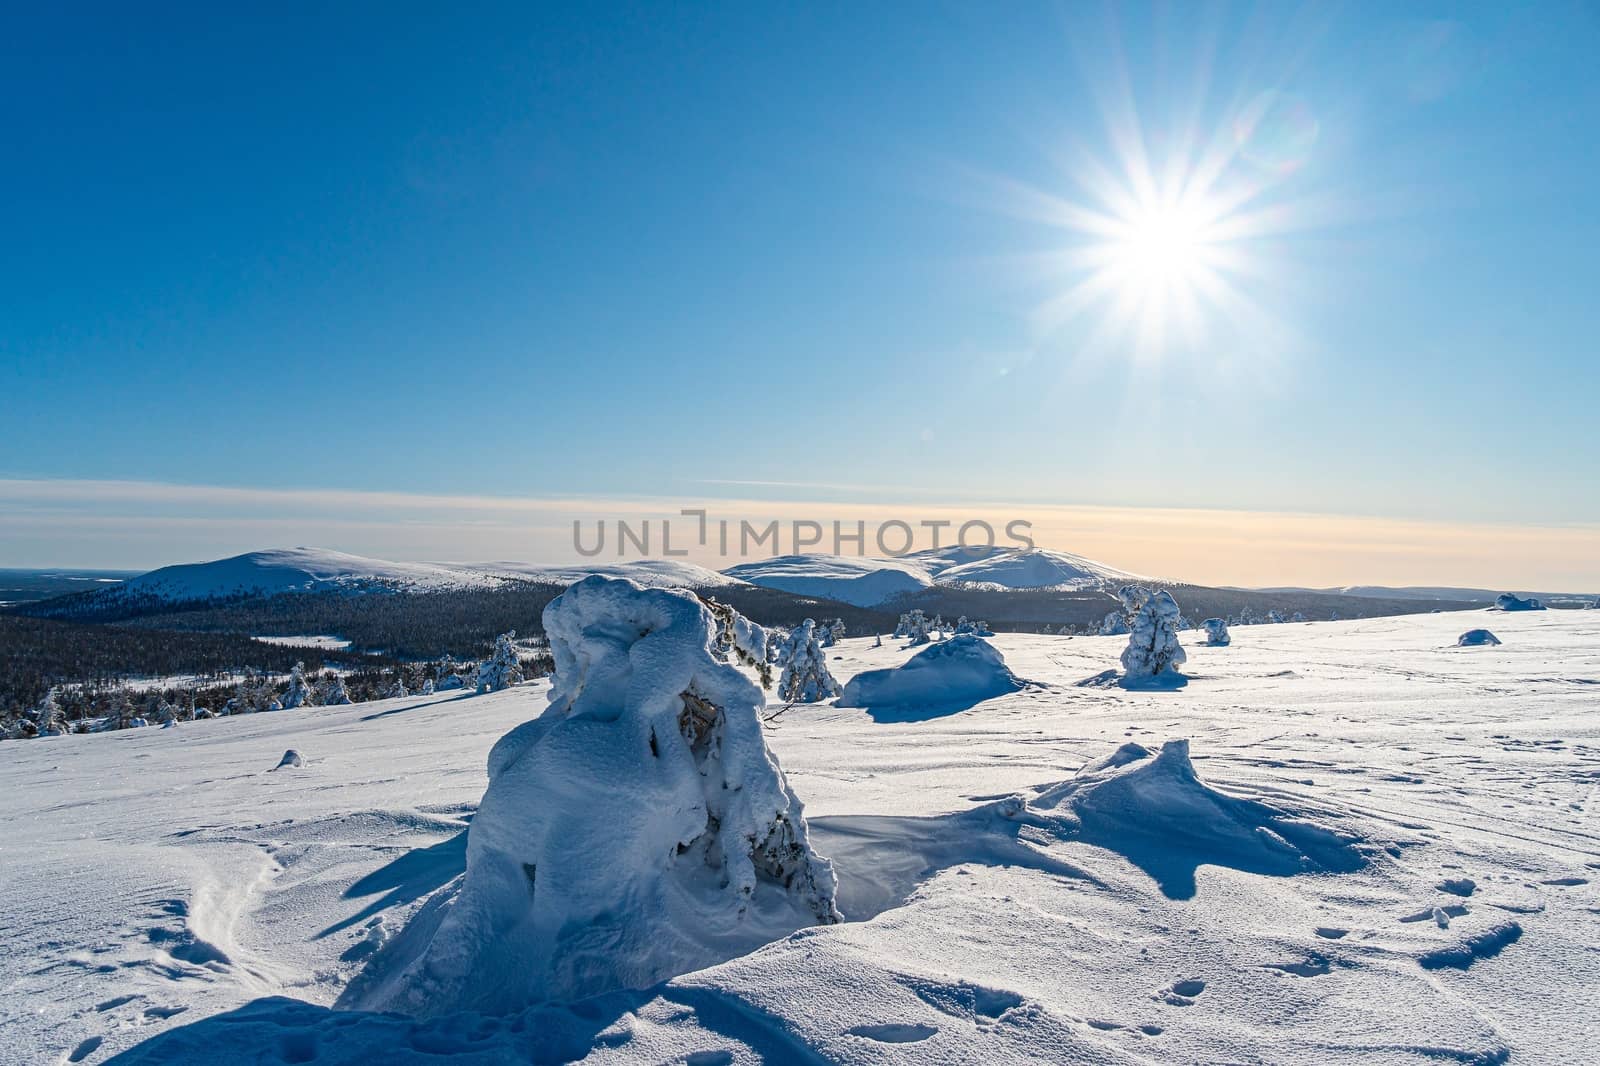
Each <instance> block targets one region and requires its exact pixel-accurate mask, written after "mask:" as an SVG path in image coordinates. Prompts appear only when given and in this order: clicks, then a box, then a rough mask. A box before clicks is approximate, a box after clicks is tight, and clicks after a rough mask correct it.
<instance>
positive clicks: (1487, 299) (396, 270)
mask: <svg viewBox="0 0 1600 1066" xmlns="http://www.w3.org/2000/svg"><path fill="white" fill-rule="evenodd" d="M48 7H49V5H45V6H37V5H36V9H35V10H32V11H21V10H20V9H19V10H18V11H13V12H11V13H8V14H7V15H6V16H4V22H3V24H0V116H3V120H4V121H3V126H0V128H3V130H4V132H5V142H4V149H5V154H4V161H5V165H4V166H0V442H3V443H0V565H17V566H26V565H64V564H69V563H70V564H76V565H86V566H87V565H95V564H103V565H108V566H142V565H155V564H159V563H166V562H172V561H177V560H178V559H181V558H193V557H195V556H196V555H208V554H210V555H216V554H228V553H231V552H234V551H243V550H247V549H249V548H254V547H265V546H272V545H282V544H292V543H307V542H314V543H324V544H328V546H331V547H337V548H341V549H345V550H350V551H357V552H362V551H366V552H370V553H373V554H380V553H381V552H380V549H382V550H386V551H389V552H390V553H391V554H395V555H402V556H411V557H416V556H419V555H422V556H432V557H456V558H460V557H470V556H472V555H474V554H478V552H479V551H483V552H492V554H495V555H499V556H524V557H526V556H529V555H531V554H533V553H534V550H535V547H536V546H537V547H539V550H547V548H548V545H546V544H545V543H544V542H542V541H538V540H537V539H536V538H534V537H533V536H532V534H531V533H530V534H529V538H528V539H527V540H526V543H527V544H528V545H529V547H528V549H527V550H519V543H521V542H518V541H517V539H516V537H517V536H518V534H517V532H516V529H515V527H514V526H507V527H506V530H507V532H506V534H505V537H504V539H503V540H501V541H495V542H493V543H492V544H491V543H489V542H485V541H483V540H482V539H481V538H475V537H474V536H473V535H471V533H470V531H468V530H467V526H469V525H470V524H471V523H472V522H475V521H478V520H479V519H481V515H480V514H478V513H477V512H476V511H472V510H471V509H470V508H468V509H466V510H463V511H461V512H460V515H459V525H457V523H456V520H455V519H454V518H453V517H452V514H453V512H452V511H451V510H450V509H449V507H448V506H446V505H442V504H439V503H438V501H439V500H440V499H441V498H444V497H449V498H458V497H470V498H473V499H481V498H488V497H494V498H502V497H510V498H515V499H518V500H531V501H551V500H562V499H570V498H578V499H580V500H584V501H599V502H597V503H595V507H596V508H603V507H605V506H606V504H605V502H604V501H606V500H608V499H609V500H638V499H642V498H647V497H648V498H652V499H667V500H669V501H671V502H672V503H673V504H674V505H675V504H676V503H679V502H681V503H683V504H685V505H694V504H697V503H707V504H708V505H710V506H713V507H716V506H717V504H718V501H725V503H726V506H736V505H737V504H738V502H739V501H749V500H752V499H754V500H762V501H768V502H770V503H771V504H772V506H773V507H774V508H775V509H781V508H784V507H786V508H791V509H804V508H807V507H810V508H813V509H815V510H817V511H819V512H820V514H819V517H822V518H828V517H831V516H832V515H833V513H834V512H836V511H840V510H841V509H843V508H846V507H848V506H860V505H863V504H874V505H884V506H887V505H890V504H892V505H893V508H894V510H895V511H896V513H900V512H904V511H906V510H907V509H911V510H914V509H915V508H917V507H922V508H956V509H959V508H961V507H973V508H976V507H980V506H981V507H983V508H984V509H985V510H986V511H987V512H995V511H996V510H997V509H998V510H1001V511H1004V510H1006V509H1008V508H1009V509H1012V510H1015V509H1019V508H1020V509H1023V510H1025V509H1026V508H1029V507H1035V508H1061V507H1069V508H1070V507H1079V508H1082V507H1099V508H1115V509H1122V511H1123V512H1126V513H1128V514H1135V513H1138V512H1139V511H1141V510H1143V509H1160V510H1161V511H1162V513H1170V512H1179V513H1181V512H1183V511H1186V510H1190V511H1192V512H1193V513H1194V514H1196V515H1197V516H1198V515H1200V514H1202V513H1205V514H1213V513H1216V512H1219V511H1234V512H1240V513H1241V514H1245V515H1253V516H1255V517H1254V518H1251V519H1248V521H1256V522H1260V521H1261V517H1260V516H1261V515H1263V514H1283V513H1296V514H1306V513H1311V514H1326V515H1330V516H1337V517H1338V519H1339V521H1340V522H1343V523H1346V524H1349V523H1360V522H1371V523H1377V524H1373V525H1369V526H1368V527H1366V528H1368V530H1369V531H1371V530H1378V529H1393V528H1397V527H1395V526H1394V525H1393V523H1396V522H1404V523H1412V525H1411V526H1409V527H1408V528H1412V529H1422V528H1426V529H1436V530H1452V531H1454V533H1455V534H1456V535H1465V533H1466V532H1467V531H1472V530H1478V531H1489V532H1488V533H1485V534H1483V536H1482V538H1481V539H1480V543H1483V544H1484V545H1485V548H1484V554H1483V558H1481V559H1477V560H1476V561H1475V560H1474V558H1469V557H1463V558H1456V557H1454V556H1452V557H1450V565H1449V567H1448V568H1443V569H1447V570H1448V572H1440V571H1441V569H1442V568H1441V566H1439V565H1437V563H1438V560H1437V559H1435V560H1433V561H1432V564H1430V563H1429V560H1428V558H1427V555H1426V545H1427V544H1428V543H1429V542H1430V540H1429V538H1430V537H1431V536H1432V535H1431V534H1430V535H1428V536H1423V537H1421V539H1420V540H1415V543H1413V544H1412V546H1411V548H1410V549H1408V550H1410V551H1413V552H1420V554H1418V555H1416V556H1415V558H1414V559H1413V561H1414V562H1415V565H1414V566H1412V565H1411V564H1410V563H1402V564H1396V561H1395V560H1394V559H1393V558H1390V559H1388V560H1387V561H1384V560H1382V559H1380V558H1379V557H1377V556H1374V555H1371V554H1370V553H1369V554H1345V555H1340V554H1339V552H1340V551H1341V550H1342V549H1340V548H1339V547H1337V546H1332V547H1330V546H1326V545H1324V546H1322V547H1321V548H1308V549H1307V551H1309V552H1313V553H1315V552H1318V551H1320V552H1321V554H1320V555H1318V556H1317V559H1316V565H1315V567H1304V566H1302V567H1299V568H1298V569H1297V566H1298V564H1297V563H1296V562H1295V560H1294V558H1292V557H1286V556H1284V555H1283V553H1282V552H1280V551H1278V550H1276V548H1274V547H1273V546H1270V545H1265V544H1263V545H1261V546H1260V550H1258V551H1252V550H1250V549H1249V548H1248V546H1247V547H1244V548H1239V549H1236V550H1237V552H1238V554H1237V556H1236V557H1230V558H1229V559H1228V560H1226V563H1225V564H1223V563H1219V564H1218V566H1217V567H1216V568H1215V573H1214V574H1211V575H1208V574H1196V575H1193V576H1194V577H1195V578H1196V579H1201V578H1207V577H1220V576H1221V575H1223V573H1224V572H1225V573H1226V576H1228V577H1230V578H1232V579H1234V580H1238V581H1251V582H1252V583H1260V584H1274V583H1280V582H1283V581H1288V580H1295V579H1296V578H1297V577H1298V576H1308V575H1309V574H1310V573H1311V571H1312V570H1313V569H1314V570H1315V572H1316V573H1317V574H1319V575H1326V576H1329V577H1330V578H1332V579H1333V580H1343V581H1350V582H1362V581H1369V580H1378V579H1380V578H1381V579H1383V580H1402V579H1404V578H1406V577H1408V576H1413V575H1414V576H1415V577H1416V579H1417V580H1429V581H1446V580H1451V581H1454V582H1455V583H1461V584H1474V583H1478V582H1480V581H1482V582H1489V581H1493V580H1499V581H1503V582H1506V583H1517V582H1519V581H1521V582H1522V583H1524V584H1527V585H1530V586H1532V585H1534V584H1536V583H1537V582H1536V580H1535V579H1536V578H1549V579H1551V580H1555V579H1557V578H1560V579H1561V580H1564V581H1568V582H1572V583H1577V584H1579V585H1580V586H1581V585H1590V586H1597V587H1600V563H1597V562H1596V555H1597V552H1596V550H1595V548H1596V546H1597V544H1600V538H1597V537H1596V530H1597V529H1600V479H1597V475H1596V468H1597V465H1600V433H1596V431H1595V429H1594V412H1595V410H1596V406H1597V401H1600V340H1597V338H1600V295H1597V294H1600V207H1597V203H1596V191H1597V189H1600V184H1597V182H1600V178H1597V173H1600V133H1597V131H1600V66H1597V65H1596V61H1595V56H1596V55H1600V16H1597V15H1596V13H1595V9H1594V8H1593V7H1592V6H1590V5H1584V4H1580V3H1570V4H1569V3H1562V2H1559V0H1550V2H1542V3H1536V4H1508V3H1494V4H1482V5H1465V4H1448V5H1446V4H1440V5H1428V4H1405V5H1395V4H1378V3H1373V4H1352V5H1345V6H1342V7H1333V6H1331V5H1321V4H1311V5H1305V6H1303V7H1296V6H1294V5H1291V4H1286V3H1285V4H1279V3H1269V4H1263V5H1260V6H1249V5H1238V6H1235V5H1222V6H1204V5H1200V4H1192V5H1191V4H1172V5H1166V6H1163V7H1158V8H1144V7H1139V6H1133V5H1119V6H1115V7H1109V8H1107V7H1100V6H1096V5H1089V4H1064V5H1046V4H1038V5H1034V4H951V5H932V4H893V3H886V4H837V5H830V4H804V5H777V4H748V3H743V4H732V3H730V4H725V5H716V4H705V5H695V6H693V7H692V8H685V7H683V6H681V5H661V4H641V5H637V6H602V5H597V4H582V5H577V4H575V5H571V6H570V7H568V8H565V9H557V8H544V7H540V6H538V5H533V4H521V3H519V4H506V5H502V6H501V7H500V8H499V9H495V8H494V7H492V6H490V5H475V6H473V8H472V9H471V10H470V11H467V10H457V11H453V12H451V11H446V10H445V9H444V8H440V9H439V11H438V13H436V14H432V15H423V14H417V13H414V12H405V13H402V12H400V11H399V10H398V9H396V8H395V7H394V5H371V6H367V7H364V8H363V7H361V6H358V5H354V4H349V5H325V6H324V7H323V8H322V9H321V10H316V11H313V10H311V9H310V8H309V7H307V6H302V5H287V6H286V8H282V9H280V8H261V9H259V10H258V12H257V13H255V14H240V13H239V11H238V10H237V9H236V6H235V5H194V6H193V7H192V8H190V9H187V10H185V9H182V8H181V7H179V6H177V5H172V6H168V7H166V8H165V9H164V10H159V11H155V10H142V11H138V12H134V11H132V10H129V9H122V10H118V9H116V8H114V7H113V5H88V6H78V7H73V8H60V6H59V5H58V6H57V7H58V8H59V10H54V11H52V10H47V8H48ZM97 7H98V8H99V9H98V10H97V9H96V8H97ZM141 486H143V488H141ZM173 486H185V487H188V488H187V489H186V490H185V491H182V492H178V491H172V487H173ZM223 490H240V491H245V492H255V493H259V494H261V495H258V496H255V497H251V499H253V500H256V501H258V502H259V501H270V500H278V501H279V504H278V505H277V506H276V507H274V506H272V505H269V504H267V503H260V505H259V507H257V506H256V505H255V504H252V507H255V508H256V509H254V510H251V509H247V510H246V511H240V510H238V509H236V508H231V507H230V505H229V503H228V501H229V500H233V501H234V502H237V500H238V499H240V498H242V497H237V496H234V497H229V496H228V495H227V494H226V493H225V492H224V491H223ZM284 490H290V491H289V494H288V495H287V496H274V495H273V494H274V493H280V492H282V491H284ZM302 490H320V491H322V492H324V493H327V494H328V495H325V496H322V497H318V499H320V500H323V501H325V502H327V501H334V500H346V501H350V502H349V503H348V506H347V507H346V509H345V510H343V511H340V510H339V506H338V505H336V504H334V503H332V502H327V506H326V508H323V507H322V505H320V504H319V505H318V509H317V517H316V521H312V520H311V518H310V517H307V516H306V512H304V510H303V509H301V510H297V509H295V508H294V507H291V506H289V505H288V503H286V502H285V501H293V500H294V499H296V498H298V497H296V496H295V492H299V491H302ZM141 493H143V495H141ZM341 494H342V495H341ZM373 494H388V495H386V496H384V497H382V498H385V499H389V498H395V497H397V496H409V497H414V499H412V501H411V503H410V504H408V507H411V508H412V511H410V512H408V513H413V514H414V513H415V512H423V513H427V514H429V515H431V516H432V525H431V526H430V529H431V530H432V531H431V532H429V533H428V534H427V535H426V536H422V535H419V536H417V537H414V538H412V539H409V540H406V539H404V538H399V539H397V535H396V533H395V531H394V529H393V528H392V527H393V525H394V522H393V520H392V516H387V517H386V516H385V514H384V513H382V512H381V511H377V512H375V511H373V510H372V509H371V508H370V507H369V506H368V505H369V504H371V502H372V499H373V498H374V496H373ZM68 498H70V499H71V500H72V502H71V504H70V505H68V504H66V503H63V502H62V501H63V500H66V499H68ZM430 500H431V501H434V502H433V503H432V504H430V503H429V502H428V501H430ZM362 501H365V502H362ZM780 505H781V506H780ZM440 507H443V508H444V509H443V510H440V509H439V508H440ZM830 507H832V508H833V509H834V510H833V511H830V510H829V508H830ZM588 513H590V514H598V513H603V511H600V510H591V511H589V512H588ZM785 513H788V512H785ZM796 513H798V511H796ZM1062 513H1066V512H1062ZM1080 513H1082V512H1080ZM302 519H303V520H302ZM1246 521H1247V519H1246V518H1244V517H1241V518H1240V522H1241V523H1244V522H1246ZM1197 522H1199V519H1198V518H1197ZM325 523H333V524H332V525H327V524H325ZM1384 523H1390V524H1389V525H1384ZM1202 524H1203V523H1202ZM452 528H457V532H456V533H454V534H453V533H452V532H451V530H452ZM550 528H555V527H554V526H550ZM1251 528H1261V529H1263V530H1265V529H1269V528H1276V527H1273V526H1272V524H1271V523H1270V522H1268V523H1267V524H1266V525H1261V526H1259V527H1251ZM1352 528H1353V527H1352ZM1074 529H1075V527H1074V526H1073V525H1072V524H1071V523H1070V522H1068V523H1067V524H1066V525H1064V526H1063V527H1062V528H1061V530H1060V533H1059V536H1055V535H1053V536H1052V538H1051V539H1052V540H1054V541H1056V543H1053V544H1051V545H1050V546H1055V547H1061V548H1066V549H1069V550H1083V546H1082V545H1081V544H1079V543H1078V542H1077V539H1076V537H1075V535H1074ZM1494 530H1501V531H1502V532H1505V533H1506V537H1507V539H1506V540H1504V541H1503V542H1500V541H1496V540H1495V539H1494V534H1493V531H1494ZM1529 530H1532V531H1533V532H1532V533H1529V532H1528V531H1529ZM1539 530H1544V531H1546V532H1548V534H1549V538H1550V539H1548V540H1544V541H1541V540H1539V539H1538V531H1539ZM548 531H549V530H548V529H547V530H546V532H548ZM1084 532H1085V535H1088V533H1089V532H1090V531H1089V530H1088V527H1087V526H1086V527H1084ZM380 533H381V535H380ZM1094 535H1095V536H1098V537H1101V538H1102V539H1103V540H1104V541H1105V547H1101V548H1097V549H1096V551H1097V554H1100V555H1102V556H1105V557H1107V558H1108V561H1110V562H1113V563H1119V564H1123V565H1136V564H1144V565H1146V566H1148V561H1147V559H1145V558H1140V559H1138V560H1131V559H1124V558H1118V554H1119V553H1118V551H1117V550H1116V549H1117V535H1116V532H1115V530H1112V531H1110V532H1107V531H1105V530H1100V531H1099V532H1097V533H1095V534H1094ZM1128 535H1129V538H1130V544H1131V543H1132V540H1133V539H1134V537H1135V533H1134V532H1133V529H1132V526H1130V527H1129V534H1128ZM1185 535H1186V530H1185V527H1184V524H1183V522H1182V521H1181V520H1175V521H1174V524H1173V525H1172V532H1171V534H1170V536H1171V537H1172V540H1173V544H1174V556H1173V557H1174V558H1177V557H1179V555H1178V554H1177V548H1176V546H1177V544H1178V542H1180V541H1182V540H1183V538H1184V537H1185ZM1262 535H1263V536H1266V535H1267V534H1265V533H1263V534H1262ZM1528 536H1532V537H1533V538H1534V539H1532V540H1527V539H1525V538H1526V537H1528ZM1468 539H1471V538H1468ZM330 542H331V543H330ZM1096 543H1099V541H1097V542H1096ZM1397 543H1398V542H1397ZM1408 543H1409V542H1408ZM1510 544H1518V545H1523V547H1522V548H1520V549H1515V550H1517V551H1520V552H1522V554H1521V555H1518V556H1512V557H1508V556H1507V553H1508V552H1511V551H1513V549H1511V548H1509V547H1505V546H1504V545H1510ZM1528 545H1532V546H1531V547H1529V546H1528ZM1278 547H1281V545H1280V546H1278ZM1140 550H1141V551H1143V552H1146V553H1148V554H1149V555H1154V556H1159V555H1160V551H1159V548H1158V547H1151V546H1149V545H1146V546H1145V547H1144V548H1141V549H1140ZM1552 553H1554V554H1552ZM1184 558H1186V556H1184ZM1407 558H1408V559H1410V558H1412V557H1411V556H1408V557H1407ZM1252 559H1255V560H1257V562H1256V563H1252V561H1251V560H1252ZM1379 563H1383V565H1378V564H1379ZM1519 567H1520V569H1519ZM1158 569H1159V568H1158ZM1480 571H1482V572H1480ZM1491 571H1492V572H1491ZM1182 576H1191V575H1188V574H1185V575H1182Z"/></svg>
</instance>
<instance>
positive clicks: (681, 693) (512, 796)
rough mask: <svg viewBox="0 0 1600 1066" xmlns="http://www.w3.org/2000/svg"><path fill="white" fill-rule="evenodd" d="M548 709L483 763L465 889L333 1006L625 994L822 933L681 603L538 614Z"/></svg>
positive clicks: (782, 799)
mask: <svg viewBox="0 0 1600 1066" xmlns="http://www.w3.org/2000/svg"><path fill="white" fill-rule="evenodd" d="M544 626H545V631H546V632H547V634H548V635H549V638H550V647H551V651H552V652H553V653H554V656H555V663H556V670H555V678H554V682H553V685H552V687H551V690H550V706H549V707H548V708H547V709H546V710H545V712H544V713H543V714H542V715H540V716H539V717H538V718H536V719H534V720H533V721H530V722H526V723H524V724H523V725H521V726H519V727H517V728H516V729H513V730H512V731H511V732H509V733H507V734H506V735H505V736H504V737H502V738H501V739H500V741H499V742H498V743H497V744H495V746H494V748H493V750H492V751H491V752H490V753H489V787H488V791H487V792H485V793H484V797H483V802H482V804H481V805H480V806H479V808H478V813H477V816H476V817H475V818H474V820H473V822H472V829H471V832H470V834H469V837H468V845H467V867H466V872H465V873H464V874H463V875H462V876H461V877H460V878H459V879H458V880H457V881H456V882H454V883H453V884H452V886H450V887H449V888H447V889H446V890H442V891H441V892H440V893H439V894H438V895H436V896H435V897H434V899H433V900H431V901H430V902H429V903H428V904H427V905H426V906H425V907H424V908H423V910H422V911H420V912H419V913H418V914H417V916H416V917H415V918H414V919H413V921H412V922H411V924H410V925H408V926H407V928H406V930H405V931H404V933H403V934H402V935H401V936H399V937H397V938H396V939H395V940H394V941H392V942H391V943H390V944H389V945H388V946H387V947H386V948H385V949H384V950H383V951H382V952H381V953H380V954H379V955H378V956H377V957H376V958H375V959H374V962H373V965H372V966H371V967H370V968H369V970H368V971H367V973H366V974H364V975H363V977H362V978H361V979H359V980H358V981H357V982H355V983H353V984H352V986H351V988H350V989H349V990H348V991H347V992H346V995H345V997H344V999H343V1000H342V1001H341V1002H342V1003H343V1005H346V1006H356V1007H366V1008H377V1009H391V1010H401V1011H404V1012H407V1013H410V1014H416V1015H425V1016H434V1015H439V1014H444V1013H448V1012H453V1011H461V1010H474V1011H479V1012H484V1013H500V1012H504V1011H507V1010H513V1009H516V1008H519V1007H521V1006H524V1005H526V1004H528V1003H537V1002H547V1001H563V1000H573V999H578V998H583V997H586V996H591V995H595V994H598V993H602V992H606V991H609V990H614V989H619V988H643V987H647V986H649V985H651V984H654V983H656V982H658V981H661V980H663V979H665V978H667V977H670V976H672V975H674V974H678V973H683V972H686V971H688V970H694V969H699V968H701V967H704V966H708V965H711V964H713V963H715V962H719V961H722V960H724V959H728V958H731V957H734V956H737V955H740V954H743V953H745V952H748V951H751V950H753V949H754V948H756V947H758V946H760V945H762V944H764V943H767V942H769V941H771V940H774V939H777V938H779V937H782V936H785V935H787V934H788V933H791V932H793V931H794V930H796V929H798V928H801V927H802V926H808V925H817V924H827V923H832V922H836V921H838V920H839V912H838V910H837V908H836V907H835V905H834V894H835V879H834V874H833V869H832V867H831V866H830V865H829V863H828V862H827V860H825V859H822V858H820V857H818V856H817V855H816V854H815V853H814V852H813V851H812V849H811V846H810V843H809V839H808V836H807V828H806V822H805V818H804V817H803V815H802V813H801V805H800V801H799V800H798V799H797V798H796V797H795V794H794V793H793V791H791V790H790V788H789V786H788V783H787V782H786V781H785V779H784V776H783V772H782V770H780V769H779V767H778V764H777V761H776V760H775V759H774V758H773V756H772V754H771V752H769V751H768V750H767V747H766V743H765V740H764V739H763V737H762V732H761V723H760V718H759V714H758V708H760V707H761V706H762V705H763V698H762V694H761V691H760V690H759V689H758V688H757V687H756V686H755V684H754V683H752V682H751V681H750V680H749V679H748V678H746V677H745V676H744V675H743V674H741V673H740V672H739V671H738V669H736V668H735V667H733V666H730V665H728V664H727V663H722V662H718V661H717V660H716V658H715V657H714V656H713V652H712V642H713V639H714V637H715V632H716V626H715V621H714V619H713V617H712V615H711V613H710V612H709V611H707V610H706V609H705V608H704V607H703V606H702V605H701V603H700V601H699V600H698V599H696V598H695V597H694V596H693V595H692V594H689V593H685V592H674V591H667V590H661V589H645V588H642V587H640V586H639V585H636V584H634V583H633V582H631V581H626V580H611V579H607V578H603V577H589V578H586V579H585V580H583V581H581V582H579V583H578V584H576V585H573V586H572V587H571V588H569V589H567V590H566V591H565V592H564V593H562V595H561V596H560V597H558V598H557V599H556V600H555V601H553V602H552V603H551V604H550V605H549V606H548V607H546V608H545V612H544Z"/></svg>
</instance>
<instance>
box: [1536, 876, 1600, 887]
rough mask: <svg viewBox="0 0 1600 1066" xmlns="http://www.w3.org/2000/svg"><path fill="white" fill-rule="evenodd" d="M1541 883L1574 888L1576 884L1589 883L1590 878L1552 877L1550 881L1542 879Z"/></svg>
mask: <svg viewBox="0 0 1600 1066" xmlns="http://www.w3.org/2000/svg"><path fill="white" fill-rule="evenodd" d="M1539 883H1540V884H1541V885H1555V886H1557V887H1559V888H1572V887H1573V886H1575V885H1586V884H1588V883H1589V879H1588V878H1587V877H1552V878H1551V879H1550V880H1548V881H1540V882H1539Z"/></svg>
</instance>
